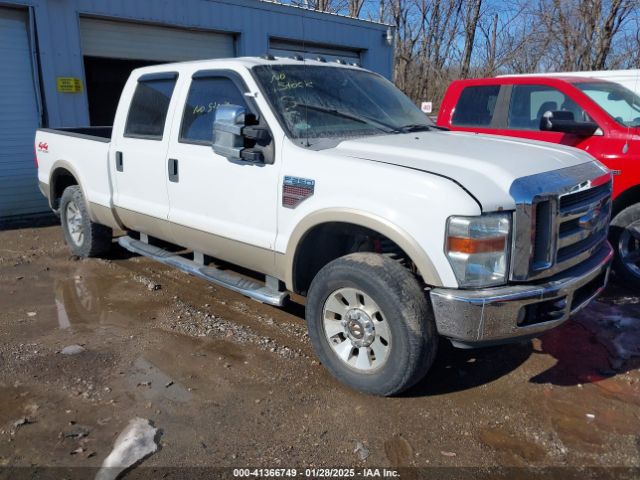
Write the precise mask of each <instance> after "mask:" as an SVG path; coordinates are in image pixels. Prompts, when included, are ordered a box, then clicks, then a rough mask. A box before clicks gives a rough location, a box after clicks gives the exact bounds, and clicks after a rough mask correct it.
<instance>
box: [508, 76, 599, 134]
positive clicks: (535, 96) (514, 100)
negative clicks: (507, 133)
mask: <svg viewBox="0 0 640 480" xmlns="http://www.w3.org/2000/svg"><path fill="white" fill-rule="evenodd" d="M558 110H562V111H568V112H571V113H572V114H573V118H574V119H575V120H576V121H578V122H589V121H590V118H589V116H588V115H587V113H586V112H585V111H584V110H583V109H582V108H581V107H580V106H579V105H578V104H577V103H576V102H574V101H573V100H572V99H571V98H570V97H568V96H567V95H565V94H564V93H562V92H561V91H560V90H558V89H557V88H553V87H549V86H546V85H514V86H513V89H512V90H511V100H510V102H509V116H508V120H507V127H508V128H511V129H514V130H539V129H540V120H541V119H542V116H543V115H544V114H545V112H549V111H551V112H554V111H558Z"/></svg>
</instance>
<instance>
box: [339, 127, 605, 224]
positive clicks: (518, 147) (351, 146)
mask: <svg viewBox="0 0 640 480" xmlns="http://www.w3.org/2000/svg"><path fill="white" fill-rule="evenodd" d="M335 149H336V151H337V152H338V153H340V154H342V155H346V156H348V157H351V158H359V159H364V160H371V161H376V162H383V163H387V164H393V165H398V166H402V167H406V168H412V169H415V170H420V171H424V172H429V173H433V174H436V175H440V176H443V177H447V178H450V179H451V180H453V181H455V182H456V183H458V184H460V186H462V188H464V189H465V190H467V191H468V192H469V193H470V194H471V195H473V196H474V197H475V198H476V200H477V201H478V202H479V203H480V205H481V207H482V210H483V211H485V212H490V211H496V210H500V209H505V210H506V209H513V208H514V207H515V202H514V200H513V198H512V197H511V195H510V194H509V190H510V188H511V184H512V183H513V182H514V180H516V179H518V178H521V177H526V176H529V175H535V174H537V173H543V172H548V171H552V170H559V169H562V168H567V167H572V166H575V165H579V164H582V163H586V162H592V161H594V159H593V157H591V156H590V155H589V154H587V153H586V152H583V151H582V150H578V149H577V148H572V147H566V146H562V145H555V144H551V143H546V142H537V141H532V140H520V139H512V138H508V137H501V136H497V135H484V134H476V133H465V132H446V131H440V130H430V131H427V132H419V133H407V134H399V135H381V136H376V137H367V138H361V139H354V140H346V141H344V142H341V143H340V144H339V145H337V146H336V147H335Z"/></svg>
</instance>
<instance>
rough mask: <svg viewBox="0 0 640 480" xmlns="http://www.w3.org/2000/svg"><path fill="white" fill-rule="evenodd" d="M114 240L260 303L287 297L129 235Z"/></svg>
mask: <svg viewBox="0 0 640 480" xmlns="http://www.w3.org/2000/svg"><path fill="white" fill-rule="evenodd" d="M118 243H119V244H120V246H121V247H123V248H126V249H127V250H129V251H130V252H133V253H137V254H139V255H144V256H145V257H149V258H152V259H154V260H157V261H158V262H160V263H164V264H165V265H170V266H172V267H176V268H179V269H180V270H182V271H183V272H186V273H190V274H191V275H195V276H196V277H200V278H203V279H205V280H208V281H210V282H212V283H215V284H216V285H220V286H221V287H224V288H228V289H229V290H233V291H234V292H238V293H241V294H242V295H246V296H247V297H249V298H252V299H254V300H257V301H259V302H262V303H268V304H269V305H275V306H277V307H281V306H282V305H284V303H285V302H286V300H287V298H288V297H289V294H288V293H287V292H279V291H276V290H273V289H271V288H268V287H267V286H265V285H261V284H260V283H258V282H255V281H253V280H248V279H246V278H244V277H241V276H240V275H237V274H234V273H230V272H227V271H223V270H220V269H218V268H215V267H207V266H204V265H200V264H198V263H196V262H194V261H192V260H188V259H186V258H184V257H181V256H180V255H177V254H175V253H173V252H169V251H168V250H164V249H162V248H160V247H156V246H154V245H149V244H148V243H144V242H141V241H138V240H134V239H133V238H131V237H126V236H125V237H120V238H119V239H118Z"/></svg>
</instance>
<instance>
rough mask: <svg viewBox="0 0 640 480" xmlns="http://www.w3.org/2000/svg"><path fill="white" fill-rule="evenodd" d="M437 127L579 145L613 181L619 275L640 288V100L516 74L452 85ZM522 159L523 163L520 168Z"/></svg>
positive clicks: (577, 79)
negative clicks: (604, 168) (600, 163)
mask: <svg viewBox="0 0 640 480" xmlns="http://www.w3.org/2000/svg"><path fill="white" fill-rule="evenodd" d="M437 124H438V125H440V126H442V127H446V128H449V129H451V130H458V131H466V132H476V133H483V134H492V135H502V136H509V137H515V138H521V139H531V140H540V141H544V142H550V143H555V144H561V145H568V146H571V147H576V148H579V149H581V150H584V151H585V152H587V153H589V154H590V155H592V156H593V157H594V158H596V159H597V160H599V161H600V162H602V163H603V164H604V165H605V166H606V167H608V168H609V169H610V170H611V171H612V173H613V176H614V183H613V210H612V222H611V229H610V237H609V238H610V241H611V243H612V245H613V247H614V249H615V260H614V267H615V271H616V274H618V275H619V276H620V277H622V278H623V279H624V280H625V281H627V282H630V284H631V285H634V286H635V287H636V288H637V287H640V97H639V96H638V95H636V94H635V93H633V92H632V91H630V90H628V89H627V88H625V87H624V86H622V85H620V84H618V83H614V82H609V81H606V80H603V79H600V78H588V77H584V76H574V75H567V76H562V74H556V75H551V74H547V75H539V76H538V75H522V76H519V75H515V76H503V77H497V78H484V79H474V80H459V81H454V82H452V83H451V85H450V86H449V87H448V89H447V91H446V94H445V96H444V98H443V101H442V105H441V107H440V110H439V113H438V118H437ZM517 161H519V160H518V159H517V158H516V159H514V162H517Z"/></svg>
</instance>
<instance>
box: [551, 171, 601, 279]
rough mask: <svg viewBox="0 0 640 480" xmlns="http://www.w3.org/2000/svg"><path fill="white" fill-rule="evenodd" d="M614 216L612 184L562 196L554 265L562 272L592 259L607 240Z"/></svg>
mask: <svg viewBox="0 0 640 480" xmlns="http://www.w3.org/2000/svg"><path fill="white" fill-rule="evenodd" d="M610 217H611V183H610V182H608V183H605V184H603V185H599V186H597V187H593V188H589V189H587V190H582V191H579V192H576V193H568V194H565V195H561V196H560V198H559V208H558V216H557V231H558V242H557V251H556V261H555V264H556V266H557V267H559V269H560V270H563V269H565V268H568V267H570V266H573V265H575V264H576V263H579V262H580V261H582V260H584V259H586V258H587V257H589V256H590V255H591V254H592V253H593V251H594V249H595V248H596V247H598V246H599V245H600V244H601V243H602V242H603V241H604V240H605V239H606V238H607V231H608V226H609V219H610Z"/></svg>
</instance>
